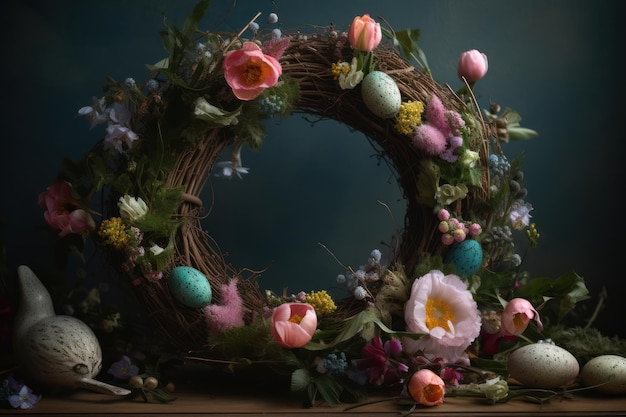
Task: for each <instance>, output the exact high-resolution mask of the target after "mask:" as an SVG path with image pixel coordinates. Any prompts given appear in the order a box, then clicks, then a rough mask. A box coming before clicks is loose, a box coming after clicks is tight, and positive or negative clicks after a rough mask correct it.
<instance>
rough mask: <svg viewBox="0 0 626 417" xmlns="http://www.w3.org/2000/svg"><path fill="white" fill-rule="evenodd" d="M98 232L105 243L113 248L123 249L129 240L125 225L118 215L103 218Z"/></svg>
mask: <svg viewBox="0 0 626 417" xmlns="http://www.w3.org/2000/svg"><path fill="white" fill-rule="evenodd" d="M98 234H99V235H100V237H101V238H102V239H104V244H105V245H111V246H113V247H114V248H115V249H123V248H124V247H125V246H126V245H127V244H128V241H129V240H130V236H128V233H126V226H125V225H124V222H123V221H122V219H121V218H119V217H111V218H110V219H106V220H103V221H102V224H100V229H99V230H98Z"/></svg>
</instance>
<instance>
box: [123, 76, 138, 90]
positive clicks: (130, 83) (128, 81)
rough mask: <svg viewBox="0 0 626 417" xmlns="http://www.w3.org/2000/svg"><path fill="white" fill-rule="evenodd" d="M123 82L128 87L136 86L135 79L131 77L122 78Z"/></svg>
mask: <svg viewBox="0 0 626 417" xmlns="http://www.w3.org/2000/svg"><path fill="white" fill-rule="evenodd" d="M124 84H126V87H128V88H133V87H136V86H137V84H136V83H135V79H134V78H131V77H128V78H126V79H125V80H124Z"/></svg>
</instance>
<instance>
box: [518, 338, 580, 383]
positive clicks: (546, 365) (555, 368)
mask: <svg viewBox="0 0 626 417" xmlns="http://www.w3.org/2000/svg"><path fill="white" fill-rule="evenodd" d="M507 369H508V371H509V376H510V377H511V378H513V379H515V380H517V381H518V382H519V383H521V384H522V385H526V386H529V387H533V388H544V389H552V388H559V387H564V386H566V385H568V384H570V383H571V382H573V381H574V379H576V377H577V376H578V371H579V370H580V366H579V364H578V361H577V360H576V358H575V357H574V355H572V354H571V353H569V352H568V351H567V350H565V349H563V348H562V347H559V346H556V345H553V344H550V343H534V344H530V345H526V346H522V347H520V348H519V349H516V350H515V351H513V353H511V355H509V358H508V360H507Z"/></svg>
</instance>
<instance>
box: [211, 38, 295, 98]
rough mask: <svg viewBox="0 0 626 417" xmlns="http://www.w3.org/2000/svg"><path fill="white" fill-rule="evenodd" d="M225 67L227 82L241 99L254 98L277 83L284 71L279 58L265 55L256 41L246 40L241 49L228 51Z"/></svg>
mask: <svg viewBox="0 0 626 417" xmlns="http://www.w3.org/2000/svg"><path fill="white" fill-rule="evenodd" d="M223 68H224V77H225V78H226V82H227V83H228V85H229V86H230V88H231V89H232V90H233V94H235V96H236V97H237V98H238V99H240V100H253V99H254V98H256V97H257V96H258V95H259V94H261V93H262V92H263V91H264V90H265V89H266V88H269V87H273V86H274V85H276V83H277V82H278V77H280V75H281V74H282V73H283V68H282V67H281V66H280V63H279V62H278V60H276V58H274V57H272V56H269V55H265V54H264V53H263V52H262V51H261V48H260V47H259V46H258V45H257V44H256V43H254V42H244V44H243V46H242V47H241V49H237V50H236V51H230V52H228V53H226V56H225V57H224V63H223Z"/></svg>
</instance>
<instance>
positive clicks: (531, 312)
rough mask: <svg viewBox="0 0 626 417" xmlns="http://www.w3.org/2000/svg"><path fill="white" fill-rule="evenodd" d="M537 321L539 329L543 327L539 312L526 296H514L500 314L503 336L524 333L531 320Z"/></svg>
mask: <svg viewBox="0 0 626 417" xmlns="http://www.w3.org/2000/svg"><path fill="white" fill-rule="evenodd" d="M532 319H534V320H535V321H536V322H537V326H538V327H539V329H542V328H543V324H542V323H541V319H540V318H539V313H538V312H537V310H535V308H534V307H533V305H532V304H531V303H530V301H528V300H526V299H524V298H514V299H512V300H511V301H509V303H508V304H507V305H506V307H505V308H504V310H503V311H502V315H501V316H500V322H501V326H502V327H501V330H500V333H501V334H502V335H503V336H517V335H520V334H522V333H524V330H526V327H528V323H529V322H530V320H532Z"/></svg>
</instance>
